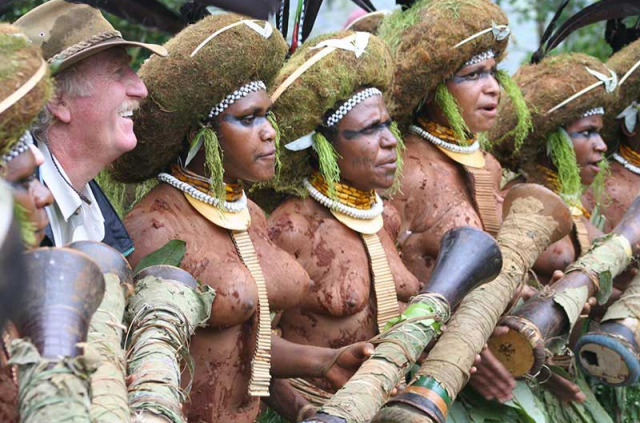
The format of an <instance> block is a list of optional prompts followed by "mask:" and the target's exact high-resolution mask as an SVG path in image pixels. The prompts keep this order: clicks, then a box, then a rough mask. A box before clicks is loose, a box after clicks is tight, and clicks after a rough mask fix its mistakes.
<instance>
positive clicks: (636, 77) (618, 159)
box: [585, 40, 640, 232]
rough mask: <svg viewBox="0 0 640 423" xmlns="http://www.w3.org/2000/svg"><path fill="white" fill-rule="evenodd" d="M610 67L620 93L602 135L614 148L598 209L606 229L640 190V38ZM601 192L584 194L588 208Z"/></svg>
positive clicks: (622, 52)
mask: <svg viewBox="0 0 640 423" xmlns="http://www.w3.org/2000/svg"><path fill="white" fill-rule="evenodd" d="M607 67H608V68H609V69H611V70H612V71H614V72H616V74H617V75H618V76H619V82H618V94H619V95H618V97H617V98H616V100H615V102H614V103H612V104H611V106H610V107H609V108H608V109H607V110H606V114H605V116H604V128H603V131H602V136H603V138H604V140H605V142H606V143H607V144H608V145H609V148H610V150H613V154H612V156H611V158H612V159H613V160H611V169H610V170H611V174H610V175H609V176H607V178H606V179H605V194H604V195H605V198H604V199H603V201H602V202H601V204H600V205H599V209H598V210H599V211H600V212H601V213H602V215H603V216H604V217H605V219H606V220H605V222H604V229H605V232H609V231H610V230H611V229H613V228H614V227H615V226H616V225H617V224H618V222H619V221H620V219H621V218H622V216H624V213H625V212H626V211H627V209H628V208H629V206H630V205H631V202H632V201H633V200H634V199H635V198H636V197H637V195H638V193H640V125H638V110H639V108H640V106H639V103H640V40H637V41H635V42H633V43H631V44H629V45H628V46H626V47H625V48H623V49H622V50H620V51H618V52H617V53H615V54H614V55H613V56H611V57H610V58H609V60H608V61H607ZM599 194H600V195H601V194H602V193H599V192H594V191H593V190H590V191H588V192H587V194H586V195H585V202H586V206H587V209H588V210H590V211H591V210H593V209H594V207H595V203H596V201H595V197H597V195H599Z"/></svg>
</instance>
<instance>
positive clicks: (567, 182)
mask: <svg viewBox="0 0 640 423" xmlns="http://www.w3.org/2000/svg"><path fill="white" fill-rule="evenodd" d="M548 149H549V152H550V153H551V154H550V155H551V161H552V162H553V165H554V166H555V167H556V169H558V182H559V183H560V196H561V197H563V198H565V199H566V200H569V201H576V197H577V200H578V201H579V199H580V195H581V194H582V184H581V183H580V169H579V168H578V162H577V160H576V152H575V150H574V149H573V143H572V142H571V138H569V135H568V134H567V131H565V130H564V128H558V130H557V131H555V132H553V133H552V134H551V135H549V138H548Z"/></svg>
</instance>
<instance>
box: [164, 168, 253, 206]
mask: <svg viewBox="0 0 640 423" xmlns="http://www.w3.org/2000/svg"><path fill="white" fill-rule="evenodd" d="M158 179H159V180H160V181H162V182H165V183H167V184H169V185H171V186H173V187H174V188H177V189H179V190H180V191H182V192H184V193H185V194H188V195H189V196H191V197H193V198H195V199H197V200H200V201H202V202H204V203H207V204H210V205H212V206H214V207H218V208H221V209H223V210H225V211H228V212H230V213H238V212H240V211H242V210H244V209H246V208H247V197H246V195H245V193H244V190H243V189H242V186H241V185H240V184H237V183H235V184H225V192H226V196H225V201H221V200H219V199H217V198H215V197H213V196H211V195H209V192H211V191H210V187H211V185H210V183H209V180H208V179H206V178H205V177H203V176H200V175H198V174H196V173H193V172H191V171H189V170H187V169H185V168H184V167H182V166H180V165H173V166H171V174H168V173H160V174H159V175H158Z"/></svg>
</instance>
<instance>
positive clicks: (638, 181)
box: [582, 160, 640, 233]
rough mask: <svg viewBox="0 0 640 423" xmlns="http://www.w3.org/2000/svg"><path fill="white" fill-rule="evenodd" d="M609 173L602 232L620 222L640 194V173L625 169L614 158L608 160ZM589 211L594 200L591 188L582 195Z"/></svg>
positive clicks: (602, 209) (609, 229) (606, 184)
mask: <svg viewBox="0 0 640 423" xmlns="http://www.w3.org/2000/svg"><path fill="white" fill-rule="evenodd" d="M610 169H611V175H610V176H609V177H607V178H605V190H606V197H605V199H604V204H603V206H604V207H601V213H602V214H603V215H604V217H605V218H606V219H607V220H606V222H605V225H604V232H606V233H608V232H611V230H612V229H613V228H614V227H615V226H616V225H617V224H618V222H620V219H622V216H624V214H625V212H626V211H627V209H628V208H629V206H630V205H631V203H632V202H633V200H635V199H636V197H637V196H638V194H640V175H637V174H635V173H633V172H631V171H630V170H627V169H625V167H624V166H622V165H621V164H620V163H618V162H617V161H615V160H611V162H610ZM582 201H583V203H584V205H585V207H587V209H588V210H589V211H591V210H593V207H594V205H595V201H594V198H593V193H592V191H591V190H589V191H587V193H586V194H585V195H584V196H583V197H582Z"/></svg>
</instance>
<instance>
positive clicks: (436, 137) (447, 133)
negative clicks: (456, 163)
mask: <svg viewBox="0 0 640 423" xmlns="http://www.w3.org/2000/svg"><path fill="white" fill-rule="evenodd" d="M417 122H418V125H411V126H410V127H409V131H410V132H412V133H414V134H416V135H418V136H419V137H420V138H423V139H425V140H427V141H429V142H431V143H433V144H435V145H437V146H438V147H442V148H444V149H445V150H449V151H453V152H454V153H462V154H470V153H474V152H476V151H478V150H479V149H480V143H479V142H478V140H476V139H475V138H472V139H470V140H466V142H465V143H462V144H463V145H461V142H460V141H459V140H458V139H457V138H456V136H455V134H454V133H453V131H452V130H451V129H450V128H447V127H446V126H442V125H440V124H438V123H436V122H433V121H427V120H424V119H423V118H418V119H417Z"/></svg>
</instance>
